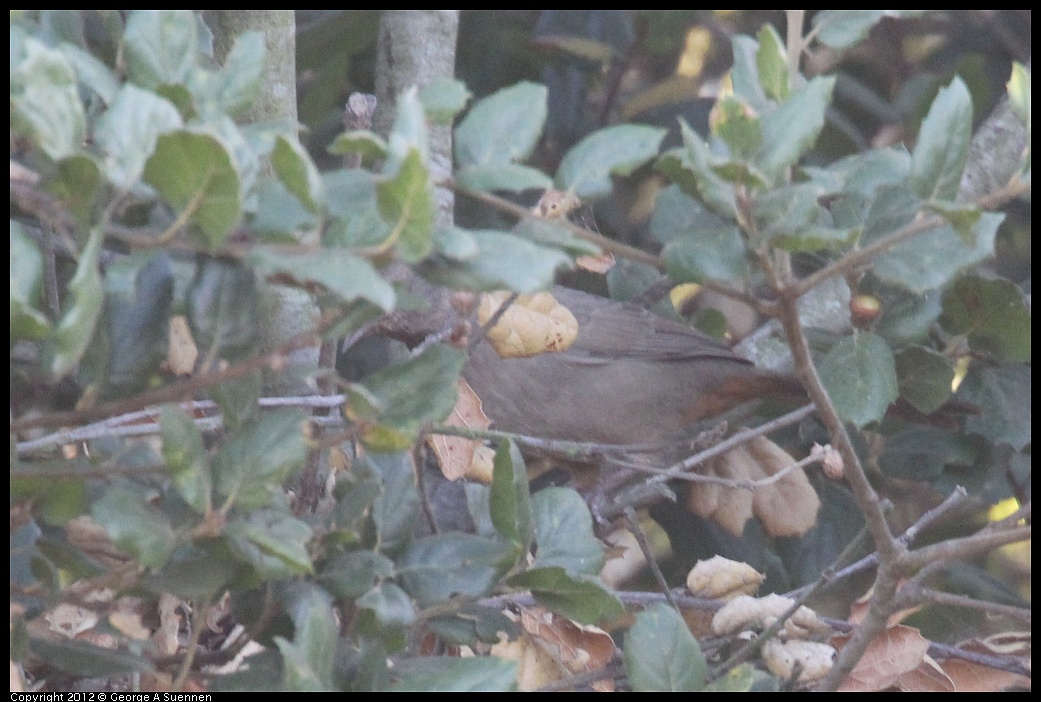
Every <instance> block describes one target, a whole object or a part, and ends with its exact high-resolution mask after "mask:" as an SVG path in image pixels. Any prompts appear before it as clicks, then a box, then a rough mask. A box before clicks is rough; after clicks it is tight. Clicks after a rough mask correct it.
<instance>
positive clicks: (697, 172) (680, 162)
mask: <svg viewBox="0 0 1041 702" xmlns="http://www.w3.org/2000/svg"><path fill="white" fill-rule="evenodd" d="M680 134H681V135H682V136H683V146H684V149H683V150H680V151H678V152H677V151H673V152H670V153H671V154H672V156H669V154H666V156H665V157H663V158H662V159H661V160H660V161H659V164H658V167H659V170H661V171H663V172H664V173H665V174H666V175H668V176H669V177H671V178H672V179H673V180H675V181H676V184H677V185H679V186H680V187H681V188H683V192H685V193H687V194H688V195H696V196H698V197H699V198H700V199H701V201H702V202H704V203H705V205H706V206H707V207H708V208H709V209H710V210H712V211H713V212H715V213H716V214H718V215H721V216H723V217H724V218H726V219H728V220H731V221H733V220H734V219H735V217H736V214H737V205H736V204H735V201H734V186H733V185H731V184H730V183H727V182H726V181H724V180H723V179H722V178H720V177H719V176H718V175H716V173H715V171H713V170H712V166H713V165H714V159H713V157H712V155H711V154H710V153H709V150H708V147H707V146H706V145H705V142H704V141H703V140H702V139H701V137H700V136H698V134H696V133H695V132H694V130H693V129H691V128H690V127H689V126H688V125H687V123H686V122H684V121H683V120H682V119H681V120H680ZM688 175H689V176H690V177H689V178H688V177H687V176H688Z"/></svg>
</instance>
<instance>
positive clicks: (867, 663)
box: [828, 624, 929, 692]
mask: <svg viewBox="0 0 1041 702" xmlns="http://www.w3.org/2000/svg"><path fill="white" fill-rule="evenodd" d="M850 636H851V635H850V634H843V635H841V636H832V637H831V638H830V639H828V643H829V644H831V645H833V646H834V647H835V648H836V649H837V650H840V651H841V650H842V648H843V647H844V646H845V645H846V643H847V642H848V641H849V638H850ZM928 650H929V641H928V640H927V639H926V638H925V637H924V636H922V634H921V632H919V631H918V629H915V628H914V627H910V626H906V625H904V624H897V625H895V626H889V627H887V628H886V629H885V630H884V631H882V632H881V633H880V634H879V635H878V636H876V637H875V638H874V639H872V641H871V643H870V644H869V645H868V647H867V650H866V651H865V652H864V655H863V656H862V657H861V659H860V660H859V661H858V662H857V665H856V667H854V668H853V671H852V672H851V673H850V674H849V675H848V676H847V677H846V679H845V680H844V681H842V684H841V685H840V686H839V691H841V692H877V691H879V690H888V689H890V688H892V687H903V685H904V684H905V680H906V679H907V677H908V676H911V679H917V678H918V677H919V676H918V673H917V671H918V670H919V668H920V667H921V665H922V663H923V662H924V661H925V658H926V653H927V652H928Z"/></svg>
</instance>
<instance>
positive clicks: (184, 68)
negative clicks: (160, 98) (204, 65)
mask: <svg viewBox="0 0 1041 702" xmlns="http://www.w3.org/2000/svg"><path fill="white" fill-rule="evenodd" d="M197 32H198V29H197V27H196V24H195V16H194V14H193V13H192V11H191V10H136V11H134V13H133V14H131V15H130V19H128V20H127V25H126V31H125V32H124V34H123V41H124V60H125V61H126V67H127V73H128V74H129V76H130V80H132V81H133V82H134V83H137V84H138V85H140V86H142V87H144V88H148V89H154V88H157V87H159V86H160V85H162V84H164V83H184V82H185V81H187V80H188V77H189V76H190V75H191V72H192V70H193V69H194V68H195V60H196V57H197V56H198V54H199V43H198V41H199V40H198V33H197Z"/></svg>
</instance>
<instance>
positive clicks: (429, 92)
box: [419, 76, 473, 124]
mask: <svg viewBox="0 0 1041 702" xmlns="http://www.w3.org/2000/svg"><path fill="white" fill-rule="evenodd" d="M471 97H473V94H472V93H471V92H470V91H469V90H467V89H466V84H465V83H463V82H462V81H459V80H456V79H454V78H449V77H448V76H438V77H437V78H435V79H434V80H433V81H431V83H430V84H429V85H427V86H426V87H425V88H423V89H422V90H420V91H419V101H420V102H421V103H423V109H424V110H425V111H426V115H427V119H429V120H430V121H431V122H433V123H434V124H451V123H452V120H453V119H455V116H456V115H457V114H459V113H460V112H462V111H463V108H464V107H466V103H468V102H469V101H470V98H471Z"/></svg>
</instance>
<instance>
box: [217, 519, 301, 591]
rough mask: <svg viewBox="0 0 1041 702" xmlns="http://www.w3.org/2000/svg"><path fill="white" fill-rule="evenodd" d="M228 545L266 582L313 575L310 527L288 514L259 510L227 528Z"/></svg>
mask: <svg viewBox="0 0 1041 702" xmlns="http://www.w3.org/2000/svg"><path fill="white" fill-rule="evenodd" d="M224 534H225V536H226V537H227V539H228V544H229V545H230V546H231V547H232V548H233V549H234V550H235V552H236V553H237V554H238V556H239V557H240V558H241V559H242V560H244V561H245V562H246V563H248V564H249V565H250V567H251V568H253V570H254V572H255V573H256V574H257V575H258V576H259V577H261V578H263V579H265V580H277V579H279V578H289V577H293V576H295V575H301V574H305V573H310V572H311V571H312V567H311V556H310V554H309V553H308V552H307V542H308V541H310V540H311V527H309V526H307V524H305V523H304V522H301V521H300V520H299V519H294V518H293V517H292V516H290V515H289V514H286V513H285V512H279V511H275V510H271V509H258V510H256V511H253V512H250V513H249V515H248V516H247V517H245V518H244V519H233V520H231V521H229V522H228V524H227V526H226V527H225V529H224Z"/></svg>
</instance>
